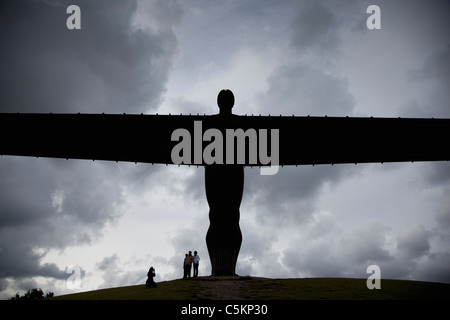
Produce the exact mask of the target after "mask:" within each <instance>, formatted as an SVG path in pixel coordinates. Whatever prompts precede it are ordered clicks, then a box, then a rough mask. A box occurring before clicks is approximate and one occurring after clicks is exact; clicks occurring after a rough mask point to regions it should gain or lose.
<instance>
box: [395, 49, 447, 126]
mask: <svg viewBox="0 0 450 320" xmlns="http://www.w3.org/2000/svg"><path fill="white" fill-rule="evenodd" d="M407 79H408V80H409V81H412V82H414V83H416V84H420V85H421V86H423V87H424V88H426V89H427V90H428V94H427V95H426V99H424V100H423V101H422V100H417V99H414V100H410V101H409V102H408V103H406V104H405V105H403V106H401V108H400V114H402V116H403V115H406V116H409V117H429V118H431V117H434V118H449V117H450V105H449V103H448V102H449V101H450V93H449V90H448V89H447V88H448V87H449V86H450V44H447V48H446V49H445V50H443V51H439V52H435V53H433V54H432V55H430V56H428V57H427V58H426V60H425V61H424V63H423V65H422V66H421V67H420V68H418V69H413V70H410V71H409V73H408V75H407Z"/></svg>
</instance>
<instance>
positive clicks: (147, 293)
mask: <svg viewBox="0 0 450 320" xmlns="http://www.w3.org/2000/svg"><path fill="white" fill-rule="evenodd" d="M53 299H55V300H223V299H226V300H292V299H294V300H335V299H337V300H398V299H400V300H410V299H450V284H443V283H433V282H420V281H404V280H384V279H383V280H381V289H379V290H376V289H373V290H369V289H367V287H366V279H343V278H305V279H267V278H255V277H199V278H197V279H190V280H181V279H180V280H172V281H162V282H159V283H158V287H157V288H149V289H147V288H145V285H143V284H142V285H135V286H127V287H119V288H111V289H103V290H95V291H88V292H82V293H76V294H69V295H63V296H57V297H55V298H53Z"/></svg>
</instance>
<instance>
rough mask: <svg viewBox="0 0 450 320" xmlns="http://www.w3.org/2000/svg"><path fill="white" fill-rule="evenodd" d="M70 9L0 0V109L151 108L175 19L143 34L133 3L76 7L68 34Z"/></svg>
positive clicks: (171, 48) (169, 55)
mask: <svg viewBox="0 0 450 320" xmlns="http://www.w3.org/2000/svg"><path fill="white" fill-rule="evenodd" d="M70 4H73V3H72V2H70V1H55V2H46V1H31V2H30V1H2V4H1V10H0V12H1V15H2V16H1V17H0V19H1V20H2V21H6V22H4V23H3V26H2V28H1V29H0V37H1V39H2V50H1V53H0V61H1V62H0V64H1V67H2V70H3V72H2V74H3V76H2V77H0V84H1V86H2V88H3V91H2V92H3V94H2V96H1V97H0V105H1V111H3V112H5V111H9V112H19V111H20V112H30V111H31V112H68V111H70V112H105V113H106V112H109V113H122V112H143V111H146V110H151V109H155V108H156V107H157V106H158V105H159V103H160V100H161V94H162V93H163V92H164V90H165V83H166V82H167V79H168V71H169V69H170V67H171V64H172V59H173V57H174V53H175V50H176V39H175V36H174V33H173V30H172V28H173V23H176V22H174V20H176V17H173V16H170V19H169V17H168V16H166V18H168V19H167V22H166V25H165V26H164V28H161V29H158V30H157V32H154V33H149V32H144V31H143V30H142V29H139V28H137V27H136V26H135V24H134V14H135V12H136V9H137V4H136V1H76V4H77V5H78V6H79V7H80V8H81V21H82V22H81V30H68V29H67V28H66V19H67V18H68V17H69V14H67V13H66V9H67V7H68V6H69V5H70ZM170 14H171V15H176V14H177V13H172V12H170ZM160 19H163V18H162V17H161V18H160ZM178 19H179V17H178ZM169 21H170V22H172V24H170V23H169Z"/></svg>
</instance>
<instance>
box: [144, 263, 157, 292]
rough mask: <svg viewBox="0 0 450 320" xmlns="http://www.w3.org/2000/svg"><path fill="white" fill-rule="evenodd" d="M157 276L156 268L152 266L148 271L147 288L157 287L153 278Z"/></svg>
mask: <svg viewBox="0 0 450 320" xmlns="http://www.w3.org/2000/svg"><path fill="white" fill-rule="evenodd" d="M155 276H156V274H155V268H153V267H150V269H149V270H148V272H147V281H146V282H145V287H146V288H156V283H155V280H154V279H153V278H154V277H155Z"/></svg>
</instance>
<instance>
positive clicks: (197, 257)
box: [194, 251, 200, 278]
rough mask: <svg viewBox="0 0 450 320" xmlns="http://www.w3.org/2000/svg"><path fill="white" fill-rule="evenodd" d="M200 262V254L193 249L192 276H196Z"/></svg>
mask: <svg viewBox="0 0 450 320" xmlns="http://www.w3.org/2000/svg"><path fill="white" fill-rule="evenodd" d="M199 263H200V256H199V255H198V254H197V251H194V278H197V277H198V265H199Z"/></svg>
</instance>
